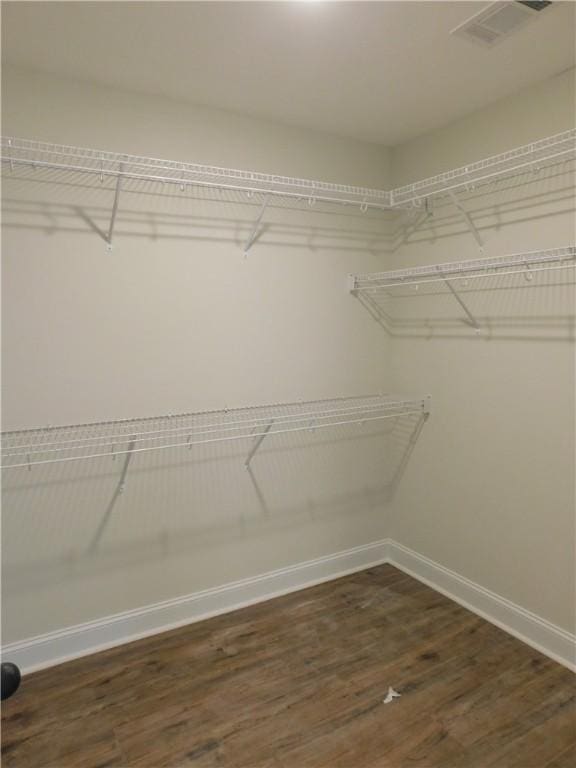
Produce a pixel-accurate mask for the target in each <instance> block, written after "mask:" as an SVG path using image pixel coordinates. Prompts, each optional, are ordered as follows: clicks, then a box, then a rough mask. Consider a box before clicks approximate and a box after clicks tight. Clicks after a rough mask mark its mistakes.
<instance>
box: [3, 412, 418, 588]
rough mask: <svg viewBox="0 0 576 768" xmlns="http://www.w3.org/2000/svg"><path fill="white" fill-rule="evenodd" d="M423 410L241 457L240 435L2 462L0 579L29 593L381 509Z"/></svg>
mask: <svg viewBox="0 0 576 768" xmlns="http://www.w3.org/2000/svg"><path fill="white" fill-rule="evenodd" d="M424 421H425V418H424V417H423V416H422V415H417V414H412V415H405V416H402V417H398V418H392V419H390V420H389V421H387V424H386V426H385V428H383V427H382V425H376V426H375V425H371V424H363V425H351V426H347V427H346V428H337V427H334V428H332V429H331V430H330V435H329V436H328V435H327V434H325V433H324V434H320V433H305V434H303V433H295V434H283V435H275V436H274V437H273V438H270V439H269V441H268V443H266V441H265V442H264V443H263V445H262V447H261V448H260V451H259V452H258V454H257V456H256V457H255V458H254V460H253V462H252V464H251V466H250V467H248V468H247V467H246V466H245V460H246V456H247V452H248V451H249V450H250V442H249V441H241V442H239V443H238V444H236V445H234V446H230V445H229V444H219V443H215V444H212V445H209V446H201V447H200V446H192V447H191V449H190V450H188V449H186V448H180V449H167V450H163V451H156V452H150V453H148V454H137V455H134V456H133V457H132V459H131V461H130V462H128V461H127V456H121V455H119V456H117V457H116V458H114V457H113V456H112V455H111V456H110V458H99V459H87V460H84V461H77V462H69V463H65V464H49V465H37V466H32V467H31V468H30V470H28V469H27V468H26V467H19V468H12V469H5V470H4V473H3V474H4V490H3V529H4V530H3V533H4V542H5V551H4V556H3V573H4V579H5V588H6V589H7V591H9V592H10V593H11V594H18V593H20V594H22V593H29V592H34V591H35V590H38V589H40V588H42V587H43V586H46V585H47V584H50V585H51V586H55V585H57V584H58V583H65V582H66V581H67V580H69V579H71V578H72V579H83V578H90V577H92V576H94V575H97V574H98V573H99V572H101V571H102V570H103V569H105V570H106V572H110V571H111V570H118V571H122V569H124V568H126V567H127V565H129V564H138V563H149V562H151V561H166V560H168V559H169V558H172V557H173V556H175V555H178V554H180V555H184V554H185V555H186V557H190V558H193V557H194V552H195V551H198V550H203V551H205V550H206V549H210V548H214V550H215V551H216V549H217V547H218V545H219V544H221V543H222V542H223V541H226V540H228V541H230V540H238V539H241V538H243V537H246V536H252V537H253V536H258V535H266V534H269V533H272V534H274V533H276V534H277V533H281V532H282V531H285V530H286V531H288V530H289V529H290V528H292V527H296V526H300V525H301V524H302V523H306V522H315V521H316V522H318V521H320V522H321V521H322V520H323V519H327V518H329V519H332V518H334V517H335V516H349V515H355V516H361V515H362V514H363V513H365V512H367V511H374V510H378V511H379V512H381V513H382V514H384V511H383V504H384V503H385V502H387V501H390V500H391V498H392V497H393V495H394V493H395V492H396V489H397V487H398V485H399V483H400V482H401V479H402V476H403V474H404V471H405V469H406V466H407V464H408V462H409V460H410V456H411V454H412V452H413V450H414V447H415V445H416V442H417V439H418V437H419V435H420V433H421V431H422V428H423V425H424ZM244 443H246V444H244ZM304 530H305V529H304ZM303 535H305V534H304V533H303Z"/></svg>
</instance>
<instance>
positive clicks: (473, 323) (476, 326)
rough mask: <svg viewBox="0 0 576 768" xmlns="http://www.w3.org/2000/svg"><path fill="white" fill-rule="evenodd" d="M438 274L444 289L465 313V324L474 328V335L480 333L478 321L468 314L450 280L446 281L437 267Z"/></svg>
mask: <svg viewBox="0 0 576 768" xmlns="http://www.w3.org/2000/svg"><path fill="white" fill-rule="evenodd" d="M438 274H439V275H440V276H441V277H442V280H443V281H444V283H445V284H446V287H447V288H448V289H449V291H450V293H451V294H452V296H454V298H455V299H456V301H457V302H458V304H460V306H461V307H462V309H463V310H464V312H465V313H466V317H467V318H468V319H467V321H466V322H467V323H468V324H469V325H471V326H472V328H474V330H475V331H476V333H480V324H479V323H478V320H476V318H475V317H474V315H473V314H472V312H470V310H469V309H468V307H467V306H466V304H465V303H464V302H463V301H462V299H461V298H460V295H459V294H458V291H457V290H456V289H455V288H454V286H453V285H452V283H451V282H450V280H447V279H446V276H445V275H444V273H443V272H442V270H441V269H440V267H438Z"/></svg>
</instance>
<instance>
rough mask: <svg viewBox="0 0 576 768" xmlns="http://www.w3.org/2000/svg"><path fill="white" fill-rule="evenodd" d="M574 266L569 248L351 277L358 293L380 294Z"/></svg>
mask: <svg viewBox="0 0 576 768" xmlns="http://www.w3.org/2000/svg"><path fill="white" fill-rule="evenodd" d="M574 267H576V247H575V246H566V247H562V248H551V249H548V250H541V251H529V252H526V253H514V254H509V255H507V256H498V257H494V258H483V259H471V260H468V261H460V262H448V263H446V264H431V265H427V266H423V267H413V268H410V269H399V270H394V271H388V272H372V273H365V274H358V275H351V276H350V290H351V291H353V292H356V293H358V292H360V293H379V292H382V291H387V290H388V289H391V288H402V287H406V286H419V285H424V284H428V283H445V282H446V281H447V280H450V281H454V280H457V281H468V280H474V279H476V278H487V277H488V278H489V277H495V276H498V275H524V276H525V277H528V278H531V277H532V275H533V274H534V273H537V272H545V271H551V270H565V269H573V268H574Z"/></svg>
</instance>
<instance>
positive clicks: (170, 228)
mask: <svg viewBox="0 0 576 768" xmlns="http://www.w3.org/2000/svg"><path fill="white" fill-rule="evenodd" d="M3 184H4V191H3V216H4V227H6V228H8V229H32V230H36V231H39V232H43V233H45V234H46V235H56V234H60V233H75V234H86V235H89V236H90V237H94V236H96V237H98V238H99V239H101V240H102V241H103V243H102V247H103V248H106V243H107V237H108V232H109V229H110V222H111V213H112V209H113V202H114V189H115V187H114V184H113V179H104V182H103V183H102V184H101V185H100V184H99V183H98V182H95V181H94V177H93V176H90V175H85V176H82V175H81V174H77V175H76V177H72V176H71V175H70V174H64V175H58V172H55V171H50V170H45V169H44V170H42V169H40V170H39V171H37V172H36V173H31V172H30V171H27V172H26V171H20V172H19V171H18V170H15V171H14V172H13V173H10V172H5V173H4V174H3ZM96 184H98V186H96ZM264 200H265V196H263V195H258V194H257V193H254V194H252V195H250V196H247V195H246V194H245V193H242V192H235V191H231V190H224V191H219V190H215V189H209V188H202V187H200V188H192V187H186V188H185V190H184V191H183V192H181V191H180V190H179V188H178V187H176V189H175V188H174V185H168V184H166V185H162V184H158V183H152V182H145V181H141V182H140V183H138V184H135V183H133V185H132V187H131V189H130V190H124V191H123V192H122V193H121V196H120V198H119V205H118V210H117V214H116V218H115V221H114V232H113V240H114V242H115V243H116V244H117V245H118V247H120V246H121V244H122V240H123V239H125V238H143V239H145V240H148V241H151V242H154V241H161V240H173V241H194V242H199V243H210V242H215V243H218V242H223V243H232V244H233V245H234V246H235V248H237V249H238V250H239V252H240V253H242V250H243V249H244V247H245V246H246V244H247V243H248V242H249V241H250V239H251V235H252V233H253V230H254V227H255V224H256V222H257V220H258V217H259V214H260V212H261V210H262V205H263V202H264ZM393 216H394V214H393V213H390V212H388V211H381V210H373V209H368V210H366V211H362V210H360V208H357V207H354V206H351V205H330V204H327V203H322V202H321V201H318V202H315V203H314V205H313V206H310V205H309V203H308V201H307V200H304V199H302V200H299V199H290V198H280V197H275V198H272V199H270V201H269V202H268V204H267V206H266V210H265V212H264V215H263V218H262V222H261V225H259V226H258V227H257V228H256V229H257V231H256V233H255V234H256V238H255V240H254V243H255V242H256V241H260V242H262V243H265V244H266V245H270V246H274V245H278V246H286V247H294V248H299V249H302V248H307V249H309V250H315V249H317V248H318V249H319V248H327V249H331V250H335V251H355V250H356V251H357V250H359V249H360V250H363V251H367V252H370V253H373V254H375V255H378V254H380V253H382V252H386V251H387V250H388V249H389V248H390V244H391V242H392V237H393V234H392V233H391V231H390V226H389V224H390V221H391V218H392V217H393Z"/></svg>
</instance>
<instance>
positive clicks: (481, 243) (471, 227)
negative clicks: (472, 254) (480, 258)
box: [448, 191, 484, 254]
mask: <svg viewBox="0 0 576 768" xmlns="http://www.w3.org/2000/svg"><path fill="white" fill-rule="evenodd" d="M448 194H449V195H450V197H451V199H452V202H453V203H454V205H455V206H456V208H458V210H459V211H460V214H461V215H462V218H463V219H464V221H465V222H466V225H467V227H468V229H469V230H470V232H471V233H472V235H473V236H474V239H475V240H476V243H477V244H478V250H479V251H480V253H481V254H484V241H483V240H482V237H481V236H480V233H479V232H478V230H477V228H476V225H475V224H474V222H473V221H472V217H471V216H470V214H469V213H468V211H467V210H466V208H464V206H463V205H462V203H461V202H460V200H458V198H457V197H456V195H455V194H454V192H452V191H450V192H448Z"/></svg>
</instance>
